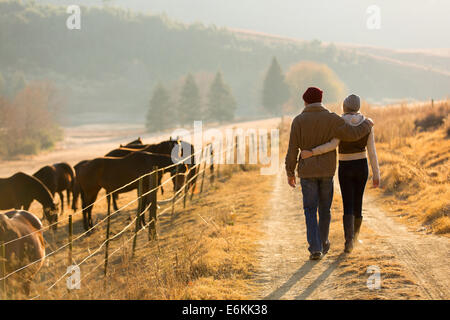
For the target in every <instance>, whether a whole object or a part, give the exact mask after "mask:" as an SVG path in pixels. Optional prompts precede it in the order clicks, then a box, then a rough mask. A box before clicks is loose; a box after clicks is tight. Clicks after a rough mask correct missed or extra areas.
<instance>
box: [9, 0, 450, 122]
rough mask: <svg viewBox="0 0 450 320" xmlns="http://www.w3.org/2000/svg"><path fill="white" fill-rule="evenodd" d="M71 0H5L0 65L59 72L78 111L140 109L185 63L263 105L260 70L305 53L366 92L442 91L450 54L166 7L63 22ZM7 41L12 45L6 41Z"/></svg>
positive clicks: (241, 98)
mask: <svg viewBox="0 0 450 320" xmlns="http://www.w3.org/2000/svg"><path fill="white" fill-rule="evenodd" d="M65 9H66V7H62V6H49V5H39V4H36V3H32V2H28V3H21V2H17V1H0V43H1V44H2V45H1V46H0V73H1V74H3V77H4V78H5V79H6V80H7V81H8V79H11V78H12V77H13V75H14V74H16V73H17V72H22V73H23V74H24V75H25V78H26V79H27V80H32V79H49V80H52V81H53V82H54V83H55V84H56V85H57V86H59V87H60V88H61V90H62V91H63V92H64V93H65V95H66V97H67V101H68V108H69V112H70V113H71V114H76V113H81V112H91V111H95V112H106V115H105V117H108V118H110V117H111V115H112V114H122V115H126V116H127V117H129V118H130V119H142V121H143V111H144V110H146V108H147V106H148V101H149V97H150V94H151V90H152V88H153V86H154V85H155V84H156V83H157V82H158V81H163V82H166V83H171V82H174V81H176V80H178V79H179V78H180V77H182V76H184V75H185V74H186V73H188V72H193V73H197V72H207V73H214V72H216V71H217V70H219V69H220V70H222V72H223V74H224V78H225V80H226V81H227V82H228V83H229V84H230V85H231V87H232V90H233V93H234V95H235V97H236V100H237V102H238V111H237V112H238V115H242V116H255V115H259V114H260V112H261V111H260V108H259V105H260V90H261V84H262V79H263V76H264V73H265V71H266V70H267V68H268V66H269V64H270V61H271V58H272V57H273V56H276V57H277V58H278V60H279V62H280V64H281V66H282V68H283V70H284V71H286V70H287V69H288V67H289V66H291V65H292V64H295V63H297V62H299V61H301V60H313V61H318V62H321V63H326V64H327V65H328V66H329V67H330V68H332V69H333V70H334V71H335V72H336V73H337V74H338V75H339V77H340V78H341V79H342V80H343V82H344V83H345V84H346V86H347V88H348V89H349V91H351V92H355V93H358V94H359V95H361V96H362V97H364V98H365V99H366V100H369V101H373V102H376V101H380V102H381V101H387V100H389V99H422V100H423V99H430V98H432V97H433V98H436V99H438V98H443V97H445V96H446V95H448V94H449V93H450V92H449V91H450V90H449V88H450V75H449V70H450V68H449V58H448V56H438V55H430V54H429V53H425V52H423V53H420V52H416V53H405V52H396V51H393V50H387V49H377V48H363V47H361V48H360V47H351V46H347V45H334V44H322V43H320V42H319V41H309V42H307V41H299V40H296V39H288V38H283V37H277V36H272V35H266V34H259V33H254V32H250V31H242V30H229V29H224V28H216V27H214V26H211V27H205V26H203V25H201V24H193V25H185V24H181V23H178V22H175V21H172V20H170V19H168V18H167V17H165V16H157V15H143V14H135V13H132V12H130V11H125V10H121V9H113V8H85V7H83V8H82V27H81V30H68V29H67V28H66V27H65V24H66V19H67V17H68V14H67V13H66V12H65ZM3 44H7V45H3Z"/></svg>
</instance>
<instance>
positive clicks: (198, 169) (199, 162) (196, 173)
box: [191, 150, 203, 201]
mask: <svg viewBox="0 0 450 320" xmlns="http://www.w3.org/2000/svg"><path fill="white" fill-rule="evenodd" d="M202 161H203V150H202V152H201V153H200V159H199V160H198V163H197V164H196V167H197V170H196V171H195V178H194V186H193V187H192V191H191V201H192V198H193V197H194V191H195V189H196V188H197V179H198V174H199V172H200V169H201V167H202Z"/></svg>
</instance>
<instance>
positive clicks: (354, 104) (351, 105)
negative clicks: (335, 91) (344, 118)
mask: <svg viewBox="0 0 450 320" xmlns="http://www.w3.org/2000/svg"><path fill="white" fill-rule="evenodd" d="M343 105H344V109H346V110H350V111H358V110H359V108H360V106H361V102H360V99H359V97H358V96H357V95H356V94H351V95H349V96H348V97H347V98H345V100H344V104H343Z"/></svg>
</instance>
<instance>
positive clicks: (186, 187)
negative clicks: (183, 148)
mask: <svg viewBox="0 0 450 320" xmlns="http://www.w3.org/2000/svg"><path fill="white" fill-rule="evenodd" d="M190 172H191V169H188V170H187V171H186V172H185V176H184V195H183V208H186V197H187V193H188V190H189V183H188V182H187V180H188V177H189V173H190Z"/></svg>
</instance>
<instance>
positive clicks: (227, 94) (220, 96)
mask: <svg viewBox="0 0 450 320" xmlns="http://www.w3.org/2000/svg"><path fill="white" fill-rule="evenodd" d="M235 111H236V100H235V99H234V97H233V95H232V93H231V89H230V87H229V86H228V85H226V84H225V83H224V81H223V77H222V73H221V72H217V74H216V77H215V78H214V81H213V83H212V84H211V87H210V88H209V92H208V119H209V120H216V121H219V122H224V121H230V120H233V118H234V112H235Z"/></svg>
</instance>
